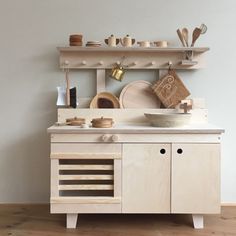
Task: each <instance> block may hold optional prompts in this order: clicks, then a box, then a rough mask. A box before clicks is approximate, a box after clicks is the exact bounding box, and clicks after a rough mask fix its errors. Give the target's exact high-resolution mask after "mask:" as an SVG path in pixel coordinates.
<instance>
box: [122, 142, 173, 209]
mask: <svg viewBox="0 0 236 236" xmlns="http://www.w3.org/2000/svg"><path fill="white" fill-rule="evenodd" d="M161 149H165V151H166V153H165V154H161V153H160V150H161ZM122 172H123V176H122V184H123V186H122V191H123V192H122V212H124V213H169V212H170V144H124V146H123V166H122Z"/></svg>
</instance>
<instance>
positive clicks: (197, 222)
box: [192, 214, 204, 229]
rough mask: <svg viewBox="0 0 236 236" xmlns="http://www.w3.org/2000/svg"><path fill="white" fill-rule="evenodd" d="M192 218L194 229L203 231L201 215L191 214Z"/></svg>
mask: <svg viewBox="0 0 236 236" xmlns="http://www.w3.org/2000/svg"><path fill="white" fill-rule="evenodd" d="M192 218H193V226H194V229H203V227H204V226H203V215H197V214H193V215H192Z"/></svg>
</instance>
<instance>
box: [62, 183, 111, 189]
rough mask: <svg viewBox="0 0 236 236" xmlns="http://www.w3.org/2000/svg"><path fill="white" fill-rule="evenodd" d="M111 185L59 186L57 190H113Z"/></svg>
mask: <svg viewBox="0 0 236 236" xmlns="http://www.w3.org/2000/svg"><path fill="white" fill-rule="evenodd" d="M113 189H114V186H113V185H112V184H80V185H60V186H59V190H113Z"/></svg>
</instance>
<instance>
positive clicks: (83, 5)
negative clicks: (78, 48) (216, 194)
mask: <svg viewBox="0 0 236 236" xmlns="http://www.w3.org/2000/svg"><path fill="white" fill-rule="evenodd" d="M235 9H236V1H234V0H224V1H223V0H218V1H216V0H207V1H206V0H198V1H193V0H178V1H173V0H145V1H137V0H130V1H127V0H119V1H114V0H100V1H94V0H47V1H39V0H21V1H16V0H0V68H1V69H0V108H1V116H0V117H1V120H0V121H1V131H0V202H5V203H6V202H7V203H8V202H9V203H10V202H48V201H49V158H48V156H49V137H48V135H47V133H46V128H47V127H48V126H50V125H51V124H52V123H53V122H54V121H55V120H56V106H55V101H56V91H55V87H56V86H58V85H61V84H63V74H62V73H61V72H60V70H59V69H58V53H57V51H56V47H57V46H62V45H67V40H68V35H69V34H71V33H77V32H78V33H80V32H81V33H83V34H84V36H85V40H88V39H90V40H91V39H95V40H102V39H104V38H105V37H107V36H109V35H110V34H111V33H113V34H115V35H118V36H124V35H125V34H127V33H129V34H131V35H132V36H134V37H136V38H137V39H139V40H141V39H148V40H157V39H167V40H169V41H170V42H171V43H172V44H173V45H179V41H178V39H177V35H176V29H177V28H178V27H184V26H186V27H188V28H191V29H192V28H193V27H195V26H199V25H200V24H201V23H202V22H204V23H205V24H207V26H208V28H209V30H208V32H207V34H206V35H204V36H202V38H201V39H200V40H199V41H198V43H197V45H196V46H209V47H210V48H211V51H210V52H208V53H207V60H208V67H207V68H206V69H203V70H198V71H196V72H190V73H189V72H188V73H181V77H182V78H183V81H184V83H185V84H186V85H187V87H188V88H189V89H190V91H191V93H192V95H193V96H195V97H205V98H206V101H207V104H208V108H209V113H210V122H212V123H215V124H217V125H219V126H222V127H224V128H225V129H226V133H225V135H224V137H223V146H222V154H223V155H222V201H223V202H236V187H235V186H236V168H235V166H236V151H235V150H236V149H234V145H235V144H234V140H236V132H235V131H236V125H235V118H236V117H235V110H234V106H235V104H234V102H235V101H236V92H235V87H236V79H235V77H236V75H235V69H234V68H235V63H236V61H235V58H236V50H235V48H234V46H235V42H236V27H235V22H236V14H235ZM93 76H94V72H86V71H83V72H80V73H76V74H73V78H75V80H74V83H75V84H76V85H79V87H80V88H81V87H83V89H82V90H80V91H79V93H80V96H82V97H83V96H89V95H93V94H94V86H93V85H92V80H93ZM154 76H155V75H154V74H153V73H152V72H150V73H144V72H142V73H138V72H132V73H129V74H128V77H129V79H127V81H128V80H131V79H150V80H152V79H153V78H154Z"/></svg>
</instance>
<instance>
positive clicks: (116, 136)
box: [111, 134, 119, 142]
mask: <svg viewBox="0 0 236 236" xmlns="http://www.w3.org/2000/svg"><path fill="white" fill-rule="evenodd" d="M111 140H112V141H113V142H117V141H118V140H119V137H118V135H116V134H114V135H112V137H111Z"/></svg>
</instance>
